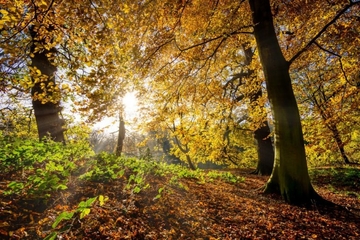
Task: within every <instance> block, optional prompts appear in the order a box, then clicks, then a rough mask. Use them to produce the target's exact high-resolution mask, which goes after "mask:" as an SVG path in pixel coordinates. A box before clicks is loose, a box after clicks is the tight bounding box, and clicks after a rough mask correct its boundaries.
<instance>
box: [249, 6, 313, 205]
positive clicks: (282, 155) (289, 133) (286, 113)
mask: <svg viewBox="0 0 360 240" xmlns="http://www.w3.org/2000/svg"><path fill="white" fill-rule="evenodd" d="M249 2H250V7H251V10H252V12H253V23H254V33H255V38H256V43H257V49H258V52H259V55H260V60H261V64H262V67H263V71H264V75H265V80H266V87H267V92H268V97H269V101H270V104H271V107H272V113H273V117H274V142H275V162H274V168H273V172H272V174H271V176H270V179H269V181H268V183H267V184H266V187H265V192H267V193H272V192H276V193H280V194H281V195H282V196H283V198H284V199H285V200H286V201H287V202H289V203H291V204H302V203H309V202H311V200H312V199H313V198H317V197H318V195H317V194H316V192H315V190H314V189H313V187H312V185H311V182H310V177H309V174H308V168H307V164H306V156H305V148H304V140H303V133H302V129H301V122H300V115H299V110H298V107H297V103H296V100H295V96H294V92H293V89H292V86H291V79H290V75H289V64H288V62H287V61H286V60H285V58H284V56H283V54H282V52H281V49H280V46H279V43H278V41H277V38H276V33H275V29H274V26H273V19H272V13H271V8H270V2H269V0H249Z"/></svg>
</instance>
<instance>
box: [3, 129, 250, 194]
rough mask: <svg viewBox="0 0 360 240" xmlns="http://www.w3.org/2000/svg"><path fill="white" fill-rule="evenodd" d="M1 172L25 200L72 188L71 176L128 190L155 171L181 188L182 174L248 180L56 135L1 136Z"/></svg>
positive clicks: (200, 180)
mask: <svg viewBox="0 0 360 240" xmlns="http://www.w3.org/2000/svg"><path fill="white" fill-rule="evenodd" d="M0 171H1V173H2V177H3V178H4V179H5V180H7V182H8V184H7V189H6V190H5V191H3V192H2V194H4V195H12V196H17V197H19V198H22V199H47V198H49V197H51V195H52V194H53V193H55V192H58V191H61V190H66V189H67V188H68V187H69V184H70V182H71V180H73V179H77V178H78V179H80V180H81V181H90V182H104V183H106V182H111V181H114V180H115V179H122V180H123V181H125V182H126V186H125V190H126V191H129V192H131V193H135V194H136V193H139V192H140V191H143V190H145V189H147V188H148V187H149V182H148V179H149V178H151V176H162V177H167V178H168V179H169V183H170V184H173V185H178V186H180V187H181V182H180V180H181V179H193V180H194V181H196V182H197V183H199V184H204V183H206V182H213V181H215V180H220V181H225V182H228V183H237V182H240V181H244V178H242V177H239V176H235V175H233V174H231V173H229V172H218V171H208V172H206V171H203V170H190V169H188V168H186V167H183V166H180V165H171V164H166V163H164V162H158V161H155V160H152V159H137V158H128V157H117V156H115V155H114V154H109V153H105V152H103V153H100V154H98V155H95V154H94V153H93V151H92V150H91V147H90V146H89V144H88V143H87V142H86V141H69V142H68V143H67V144H66V145H64V144H62V143H57V142H53V141H50V140H47V141H42V142H39V141H38V140H37V139H22V138H15V137H8V136H3V135H0Z"/></svg>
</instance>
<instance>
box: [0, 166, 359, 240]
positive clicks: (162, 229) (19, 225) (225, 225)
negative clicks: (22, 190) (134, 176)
mask: <svg viewBox="0 0 360 240" xmlns="http://www.w3.org/2000/svg"><path fill="white" fill-rule="evenodd" d="M234 174H238V175H239V173H234ZM241 175H244V173H242V174H241ZM146 181H147V182H149V183H150V185H149V186H150V187H149V188H148V189H146V190H144V191H141V192H140V193H138V194H134V193H132V192H131V191H121V189H125V185H126V182H124V181H123V180H121V179H120V180H115V181H113V182H110V183H91V182H81V181H78V182H77V184H78V185H77V186H76V187H74V186H73V187H69V189H68V190H65V191H63V192H62V193H61V194H60V193H59V195H58V196H54V197H53V198H52V199H50V200H48V202H47V205H46V206H45V207H43V208H38V207H37V206H36V204H38V203H36V202H25V201H22V200H21V199H13V200H11V199H8V198H6V197H4V196H1V198H0V208H1V212H0V219H4V220H3V221H0V238H6V239H20V238H21V239H36V238H39V237H40V238H44V237H45V236H47V235H49V234H50V233H51V231H52V229H51V225H52V224H53V223H54V220H55V219H56V217H57V216H59V214H61V213H62V212H64V211H72V210H74V209H76V207H77V206H78V204H79V202H81V201H86V199H89V198H93V197H95V196H99V197H98V200H97V203H95V204H94V205H93V206H92V207H91V211H90V212H89V213H88V215H87V216H84V218H82V219H80V218H79V217H78V218H76V221H71V220H66V219H64V220H63V221H61V222H60V223H59V226H58V227H57V229H58V230H59V232H58V233H57V235H58V236H59V237H62V238H63V239H106V238H108V239H213V240H215V239H239V238H241V239H302V238H304V239H334V238H336V239H358V238H359V236H360V228H359V222H360V216H359V215H355V214H351V213H350V212H348V211H345V210H344V209H343V208H331V207H327V208H325V207H324V208H323V207H322V206H313V209H307V208H303V207H296V206H291V205H288V204H286V203H284V202H283V201H282V200H281V199H279V198H272V197H270V196H267V195H264V194H262V193H261V192H260V190H254V189H259V187H261V186H262V185H263V184H264V183H265V181H266V177H260V176H255V175H250V174H246V181H245V182H242V183H239V184H229V183H225V182H223V181H220V180H216V181H213V182H211V183H205V184H197V183H196V180H193V179H182V180H180V182H181V185H180V184H178V185H171V184H167V183H168V181H169V179H166V178H164V177H159V176H153V175H148V176H147V180H146ZM184 187H185V188H186V189H187V191H184ZM160 188H165V190H163V191H162V192H161V196H160V197H159V198H157V199H155V200H154V198H155V196H157V195H158V194H159V189H160ZM318 191H319V192H320V194H321V195H323V196H326V198H327V199H328V200H331V201H334V202H336V203H338V204H342V205H346V206H348V208H349V209H350V208H351V209H359V208H360V200H359V199H354V198H352V197H351V196H347V195H339V194H334V193H331V192H329V191H328V190H327V189H326V188H321V187H318ZM62 196H66V198H64V197H62ZM100 196H101V197H100ZM35 203H36V204H35ZM35 210H36V211H35ZM74 217H75V216H74ZM61 229H65V230H61ZM60 230H61V231H60Z"/></svg>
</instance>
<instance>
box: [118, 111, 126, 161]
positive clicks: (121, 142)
mask: <svg viewBox="0 0 360 240" xmlns="http://www.w3.org/2000/svg"><path fill="white" fill-rule="evenodd" d="M124 139H125V122H124V118H123V116H122V115H121V114H120V117H119V134H118V141H117V145H116V156H121V153H122V149H123V145H124Z"/></svg>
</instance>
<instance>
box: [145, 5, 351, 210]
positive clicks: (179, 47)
mask: <svg viewBox="0 0 360 240" xmlns="http://www.w3.org/2000/svg"><path fill="white" fill-rule="evenodd" d="M249 3H250V9H251V11H250V9H249V8H248V5H246V2H245V1H238V2H230V1H216V2H212V4H208V5H206V6H205V4H204V3H202V2H199V1H191V3H190V2H184V1H182V2H177V3H174V2H167V1H165V2H161V3H160V2H155V3H154V5H152V8H151V9H152V11H153V13H152V14H150V15H151V16H152V18H151V19H150V20H149V22H147V23H148V24H147V26H148V27H147V32H146V31H145V32H142V33H143V37H144V38H143V39H144V44H143V45H142V46H143V51H142V54H143V55H144V59H145V62H147V63H146V64H144V65H143V66H147V68H146V69H147V70H149V71H150V72H151V73H153V74H154V76H155V77H156V79H158V80H157V83H159V82H161V81H160V79H168V75H171V74H173V72H179V73H181V74H182V75H181V74H179V75H178V78H177V79H186V78H191V79H193V78H192V77H193V76H194V75H195V74H196V79H201V80H202V82H203V83H205V84H209V83H212V81H215V79H216V80H220V81H221V80H223V81H224V79H227V78H228V77H229V76H231V75H233V74H234V73H236V71H234V69H236V67H235V66H234V65H236V63H237V62H238V61H239V58H242V57H243V54H238V53H239V52H240V53H241V51H240V50H239V49H240V47H239V42H241V43H244V42H246V41H248V42H249V37H244V35H246V34H252V33H254V35H255V39H256V45H252V46H254V47H255V46H256V49H257V52H258V53H259V55H260V60H261V64H262V68H263V71H260V70H259V68H254V70H255V71H256V74H258V75H260V76H261V74H262V72H263V73H264V76H265V80H266V85H267V86H266V88H267V94H268V97H269V100H270V104H271V108H272V113H273V119H274V125H275V126H274V138H275V165H274V169H273V172H272V175H271V177H270V179H269V182H268V183H267V185H266V189H265V191H266V192H278V193H281V194H282V196H283V197H284V199H285V200H286V201H288V202H290V203H307V202H310V201H311V200H312V199H319V197H318V195H317V194H316V192H315V191H314V189H313V187H312V185H311V183H310V178H309V176H308V170H307V163H306V156H305V149H304V140H303V133H302V128H301V120H300V115H299V110H298V107H297V103H296V100H295V96H294V93H293V90H292V83H291V78H290V74H289V72H290V66H291V64H294V63H295V62H297V60H298V59H300V57H301V55H302V54H304V53H305V52H307V51H308V50H309V48H310V46H311V45H313V44H314V42H315V41H316V40H318V39H319V38H320V36H322V34H323V33H324V32H325V31H327V29H328V28H329V26H331V25H332V24H334V22H335V21H336V20H337V19H339V17H340V16H341V15H342V14H344V13H347V10H349V9H350V8H351V7H352V6H354V5H355V4H357V3H358V2H346V1H338V2H336V3H326V2H319V1H315V2H311V4H310V3H309V4H304V3H303V2H300V1H298V2H296V3H294V4H293V3H291V4H290V3H288V2H287V1H274V2H273V10H274V15H272V11H271V7H270V3H269V1H266V2H265V3H264V2H262V1H249ZM322 8H326V10H327V11H326V13H325V14H324V16H323V18H321V19H325V20H324V21H322V20H321V21H320V20H319V19H320V18H319V19H318V20H317V21H314V19H315V20H316V16H318V14H317V13H318V12H319V11H318V10H319V9H322ZM154 9H156V11H154ZM251 13H252V16H251V15H249V14H251ZM309 15H311V16H312V17H313V19H312V21H311V22H312V24H309V18H308V16H309ZM236 16H241V18H240V17H236ZM298 16H300V17H298ZM274 19H275V21H276V22H275V23H276V28H275V26H274ZM326 20H327V21H326ZM313 22H314V23H313ZM347 24H348V25H349V23H347ZM304 25H306V26H307V27H304ZM310 26H311V27H310ZM288 28H295V29H296V30H297V31H296V34H294V31H295V30H294V31H293V30H289V29H288ZM298 29H299V30H298ZM142 30H143V29H140V31H142ZM252 30H253V32H252ZM298 35H299V36H298ZM148 36H149V38H148V40H150V41H151V42H150V41H148V40H147V39H146V38H147V37H148ZM247 36H249V35H247ZM277 37H279V40H278V39H277ZM250 39H251V37H250ZM244 40H245V41H244ZM250 42H252V41H250ZM281 47H282V49H281ZM184 58H187V59H189V61H188V62H189V63H191V65H192V66H195V67H194V68H193V70H188V69H189V66H188V65H187V64H185V63H184V60H183V59H184ZM287 59H288V60H287ZM307 62H310V63H311V64H314V62H312V60H311V59H310V60H309V59H308V60H307ZM180 63H181V64H180ZM212 63H215V64H217V66H213V65H212ZM166 69H171V70H166ZM239 72H241V71H239ZM189 76H191V77H189ZM219 76H221V77H222V78H223V79H219ZM189 82H191V84H189V85H188V84H186V85H185V84H183V86H188V87H189V88H188V92H192V91H193V89H196V88H195V87H194V83H196V81H195V80H191V81H189ZM253 86H254V85H247V86H244V89H243V90H246V93H250V92H251V88H252V87H253ZM245 87H247V88H248V89H245ZM190 89H191V90H190ZM280 89H281V91H279V90H280ZM214 92H215V93H216V91H212V92H211V93H214ZM213 95H214V96H216V94H213ZM255 95H256V94H255ZM223 106H224V107H225V106H226V104H224V105H223Z"/></svg>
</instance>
